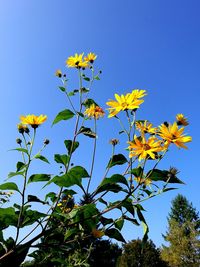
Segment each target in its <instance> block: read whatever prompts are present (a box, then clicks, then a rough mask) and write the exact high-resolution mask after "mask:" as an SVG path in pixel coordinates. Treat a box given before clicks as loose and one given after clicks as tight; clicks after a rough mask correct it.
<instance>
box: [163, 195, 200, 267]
mask: <svg viewBox="0 0 200 267" xmlns="http://www.w3.org/2000/svg"><path fill="white" fill-rule="evenodd" d="M168 224H169V226H168V231H167V233H166V235H164V239H165V241H167V242H169V246H168V247H167V246H164V245H163V247H162V251H161V256H162V259H163V260H165V261H167V262H168V263H169V265H170V266H171V267H199V266H200V240H199V237H200V231H199V228H200V227H199V215H198V212H197V211H196V209H195V208H194V207H193V205H192V203H189V201H188V200H187V199H186V198H185V197H184V196H182V195H178V196H177V197H176V198H175V199H174V200H173V201H172V208H171V212H170V213H169V217H168Z"/></svg>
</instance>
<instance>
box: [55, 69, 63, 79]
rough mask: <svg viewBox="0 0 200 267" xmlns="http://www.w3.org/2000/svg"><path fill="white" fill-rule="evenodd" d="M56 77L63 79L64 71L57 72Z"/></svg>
mask: <svg viewBox="0 0 200 267" xmlns="http://www.w3.org/2000/svg"><path fill="white" fill-rule="evenodd" d="M55 75H56V76H57V77H59V78H61V77H62V71H61V70H57V71H56V72H55Z"/></svg>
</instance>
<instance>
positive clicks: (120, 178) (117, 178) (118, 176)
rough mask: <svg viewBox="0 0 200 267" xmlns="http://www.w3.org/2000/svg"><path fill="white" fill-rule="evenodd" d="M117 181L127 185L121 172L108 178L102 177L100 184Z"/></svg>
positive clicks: (115, 182)
mask: <svg viewBox="0 0 200 267" xmlns="http://www.w3.org/2000/svg"><path fill="white" fill-rule="evenodd" d="M117 183H121V184H125V185H126V186H128V182H127V180H126V178H125V177H124V176H123V175H121V174H113V175H112V176H111V177H110V178H104V179H103V181H102V182H101V184H100V186H102V185H105V184H117Z"/></svg>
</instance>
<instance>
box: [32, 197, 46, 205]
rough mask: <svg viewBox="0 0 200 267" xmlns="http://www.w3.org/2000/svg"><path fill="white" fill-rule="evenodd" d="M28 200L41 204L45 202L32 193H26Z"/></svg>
mask: <svg viewBox="0 0 200 267" xmlns="http://www.w3.org/2000/svg"><path fill="white" fill-rule="evenodd" d="M28 202H40V203H42V204H46V202H44V201H42V200H40V199H39V198H38V197H36V196H34V195H28Z"/></svg>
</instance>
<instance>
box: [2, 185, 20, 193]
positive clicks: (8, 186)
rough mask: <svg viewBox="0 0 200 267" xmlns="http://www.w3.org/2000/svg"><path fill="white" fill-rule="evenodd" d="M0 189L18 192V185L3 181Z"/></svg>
mask: <svg viewBox="0 0 200 267" xmlns="http://www.w3.org/2000/svg"><path fill="white" fill-rule="evenodd" d="M0 190H14V191H17V192H19V193H20V191H19V188H18V186H17V185H16V184H15V183H5V184H1V185H0Z"/></svg>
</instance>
